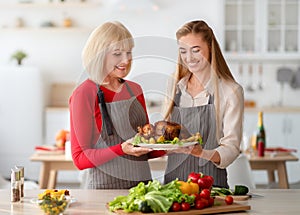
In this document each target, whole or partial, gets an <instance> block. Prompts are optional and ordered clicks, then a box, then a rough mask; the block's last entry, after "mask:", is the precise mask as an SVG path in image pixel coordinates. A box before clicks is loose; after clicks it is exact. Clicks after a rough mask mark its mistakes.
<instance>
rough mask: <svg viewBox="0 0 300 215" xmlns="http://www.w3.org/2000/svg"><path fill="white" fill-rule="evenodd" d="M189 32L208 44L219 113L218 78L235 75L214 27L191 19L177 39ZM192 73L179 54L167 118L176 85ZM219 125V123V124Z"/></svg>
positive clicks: (179, 32)
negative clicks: (227, 61) (224, 54)
mask: <svg viewBox="0 0 300 215" xmlns="http://www.w3.org/2000/svg"><path fill="white" fill-rule="evenodd" d="M188 34H194V35H199V36H201V37H202V39H203V41H205V42H206V43H207V45H208V48H209V52H210V56H209V59H208V61H209V63H210V67H211V69H210V70H211V81H212V83H213V86H214V89H213V90H214V99H215V105H216V113H219V106H220V105H219V84H218V79H219V78H220V79H224V80H227V81H234V77H233V75H232V74H231V72H230V70H229V68H228V65H227V63H226V61H225V59H224V57H223V54H222V52H221V49H220V46H219V44H218V42H217V40H216V38H215V35H214V33H213V31H212V29H211V28H210V27H209V26H208V25H207V24H206V23H205V22H204V21H202V20H196V21H191V22H188V23H186V24H185V25H183V26H182V27H181V28H180V29H178V31H177V32H176V38H177V41H178V40H180V38H181V37H183V36H186V35H188ZM189 74H191V72H190V71H189V70H188V68H187V67H185V66H184V64H183V61H182V59H181V57H180V54H179V55H178V62H177V66H176V72H175V73H174V78H173V80H174V83H173V85H172V90H171V95H170V97H169V99H168V102H167V108H166V113H165V119H168V118H169V117H170V114H171V112H172V110H173V107H174V98H175V94H176V86H177V83H178V82H179V80H180V79H182V78H183V77H185V76H187V75H189ZM216 122H217V123H218V122H219V116H218V114H216ZM217 125H219V124H217Z"/></svg>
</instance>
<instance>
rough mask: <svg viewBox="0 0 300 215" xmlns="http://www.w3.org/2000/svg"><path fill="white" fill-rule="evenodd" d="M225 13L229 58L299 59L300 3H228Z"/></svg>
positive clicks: (257, 0)
mask: <svg viewBox="0 0 300 215" xmlns="http://www.w3.org/2000/svg"><path fill="white" fill-rule="evenodd" d="M224 10H225V12H224V14H225V19H224V20H225V21H224V22H225V23H224V36H225V43H224V50H225V51H226V53H227V55H228V57H229V58H237V57H238V58H239V57H240V56H241V55H242V56H243V55H246V56H249V55H251V56H252V57H253V56H254V58H255V60H261V58H260V57H259V56H262V57H264V58H265V57H269V58H273V57H278V56H277V55H280V56H284V55H287V54H288V56H290V57H292V58H297V57H295V54H296V56H298V58H299V53H300V47H299V41H300V35H299V29H300V21H299V14H300V0H225V1H224ZM237 53H238V54H237ZM256 55H257V56H256ZM243 59H244V58H243ZM245 59H247V58H245ZM283 59H286V57H284V58H283ZM288 59H290V58H288ZM248 60H253V59H251V58H250V59H249V58H248Z"/></svg>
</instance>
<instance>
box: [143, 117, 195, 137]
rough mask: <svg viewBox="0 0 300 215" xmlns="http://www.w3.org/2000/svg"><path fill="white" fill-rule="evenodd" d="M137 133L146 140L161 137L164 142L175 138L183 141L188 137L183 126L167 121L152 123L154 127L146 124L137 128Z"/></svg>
mask: <svg viewBox="0 0 300 215" xmlns="http://www.w3.org/2000/svg"><path fill="white" fill-rule="evenodd" d="M138 132H139V134H141V135H142V136H143V137H145V138H147V139H149V138H151V137H161V136H163V137H164V139H165V140H173V139H174V138H175V137H178V138H179V139H185V138H188V137H189V136H190V134H189V132H188V131H187V129H186V128H185V127H184V126H182V125H180V124H178V123H175V122H169V121H158V122H156V123H154V126H153V125H152V124H146V125H144V126H142V127H138Z"/></svg>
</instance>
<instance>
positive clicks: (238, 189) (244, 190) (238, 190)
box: [233, 185, 249, 195]
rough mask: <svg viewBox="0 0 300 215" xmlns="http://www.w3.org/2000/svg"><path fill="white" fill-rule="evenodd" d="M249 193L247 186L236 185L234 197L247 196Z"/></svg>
mask: <svg viewBox="0 0 300 215" xmlns="http://www.w3.org/2000/svg"><path fill="white" fill-rule="evenodd" d="M248 192H249V188H248V187H247V186H245V185H235V187H234V192H233V193H234V195H246V194H247V193H248Z"/></svg>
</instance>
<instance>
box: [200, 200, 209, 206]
mask: <svg viewBox="0 0 300 215" xmlns="http://www.w3.org/2000/svg"><path fill="white" fill-rule="evenodd" d="M200 201H201V202H203V203H204V205H205V207H208V206H209V202H208V199H203V198H201V199H200Z"/></svg>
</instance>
